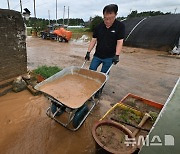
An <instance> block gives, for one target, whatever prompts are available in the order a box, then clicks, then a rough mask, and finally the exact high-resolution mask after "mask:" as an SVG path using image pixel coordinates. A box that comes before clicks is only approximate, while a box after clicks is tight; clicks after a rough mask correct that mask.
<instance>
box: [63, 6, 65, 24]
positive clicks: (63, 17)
mask: <svg viewBox="0 0 180 154" xmlns="http://www.w3.org/2000/svg"><path fill="white" fill-rule="evenodd" d="M64 16H65V6H64V11H63V26H64Z"/></svg>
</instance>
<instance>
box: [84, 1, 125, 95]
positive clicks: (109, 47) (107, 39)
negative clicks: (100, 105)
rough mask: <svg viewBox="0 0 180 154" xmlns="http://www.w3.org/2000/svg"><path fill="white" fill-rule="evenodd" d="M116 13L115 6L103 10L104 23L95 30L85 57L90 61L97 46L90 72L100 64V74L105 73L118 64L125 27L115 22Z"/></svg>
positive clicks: (111, 5) (116, 7) (108, 6)
mask: <svg viewBox="0 0 180 154" xmlns="http://www.w3.org/2000/svg"><path fill="white" fill-rule="evenodd" d="M117 11H118V6H117V5H116V4H110V5H107V6H105V7H104V9H103V16H104V22H102V23H100V24H99V25H98V26H97V27H96V28H95V30H94V32H93V38H92V40H91V42H90V44H89V47H88V51H87V53H86V56H85V60H90V52H91V51H92V49H93V48H94V46H95V45H96V44H97V45H96V50H95V54H94V56H93V59H92V61H91V64H90V67H89V69H91V70H94V71H96V70H97V68H98V66H99V65H100V64H101V63H102V68H101V72H103V73H106V72H107V71H108V69H109V68H110V66H111V65H112V64H114V65H116V64H117V63H118V62H119V54H120V52H121V49H122V46H123V39H124V35H125V26H124V24H123V23H122V22H120V21H118V20H116V16H117ZM101 91H102V90H101ZM101 91H99V92H101Z"/></svg>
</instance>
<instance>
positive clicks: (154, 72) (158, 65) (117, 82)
mask: <svg viewBox="0 0 180 154" xmlns="http://www.w3.org/2000/svg"><path fill="white" fill-rule="evenodd" d="M87 47H88V42H83V41H74V42H69V43H59V42H54V41H50V40H41V39H40V38H33V37H28V38H27V55H28V68H29V69H34V68H36V67H38V66H41V65H51V66H52V65H57V66H59V67H61V68H65V67H69V66H81V65H82V64H83V62H84V56H85V54H86V51H87ZM166 54H167V53H166V52H162V51H154V50H147V49H146V50H145V49H138V48H127V47H124V48H123V51H122V53H121V56H120V62H119V63H118V64H117V65H115V66H113V68H112V70H111V73H110V78H109V80H108V81H107V83H106V86H105V87H104V91H103V94H102V97H101V100H100V103H99V104H98V105H97V106H95V108H94V109H93V111H92V113H91V114H90V115H89V116H88V118H87V119H86V121H85V123H84V124H83V125H82V127H81V128H80V129H79V130H78V131H76V132H71V131H69V130H67V129H65V128H64V127H62V126H60V125H59V124H57V123H56V122H54V121H53V120H52V119H50V118H49V117H47V116H46V114H45V113H46V109H47V108H48V105H49V101H48V100H47V99H46V98H45V97H44V96H43V95H41V96H33V95H31V94H30V93H29V92H28V91H26V90H25V91H23V92H20V93H17V94H15V93H8V94H7V95H5V96H2V97H0V130H1V133H0V151H1V153H27V154H29V153H33V154H36V153H38V154H46V153H47V154H49V153H53V154H56V153H66V154H71V153H95V143H94V140H93V138H92V135H91V129H92V125H93V124H94V122H95V121H97V120H99V119H100V118H101V117H102V115H104V113H105V112H106V111H107V110H108V109H109V108H110V107H111V105H112V104H115V103H117V102H119V101H120V100H121V99H122V98H123V97H124V96H125V95H127V94H128V93H133V94H136V95H139V96H141V97H145V98H147V99H150V100H153V101H156V102H159V103H162V104H164V103H165V101H166V100H167V98H168V96H169V94H170V92H171V90H172V88H173V87H174V85H175V83H176V81H177V79H178V76H179V75H180V69H179V65H180V60H179V59H175V58H168V57H163V56H159V55H166ZM92 55H93V53H92V54H91V57H92ZM88 66H89V63H87V64H86V66H85V67H86V68H88Z"/></svg>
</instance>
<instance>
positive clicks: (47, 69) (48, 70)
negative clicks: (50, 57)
mask: <svg viewBox="0 0 180 154" xmlns="http://www.w3.org/2000/svg"><path fill="white" fill-rule="evenodd" d="M61 70H62V69H61V68H59V67H57V66H46V65H44V66H41V67H38V68H37V69H35V70H34V71H33V72H34V73H35V74H40V75H41V76H42V77H44V78H45V79H46V78H49V77H50V76H52V75H54V74H56V73H57V72H59V71H61Z"/></svg>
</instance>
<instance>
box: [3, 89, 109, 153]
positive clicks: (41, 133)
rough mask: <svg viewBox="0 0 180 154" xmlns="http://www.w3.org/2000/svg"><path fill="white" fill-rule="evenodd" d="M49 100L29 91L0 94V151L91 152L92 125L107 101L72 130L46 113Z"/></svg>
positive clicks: (107, 106)
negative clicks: (76, 129)
mask: <svg viewBox="0 0 180 154" xmlns="http://www.w3.org/2000/svg"><path fill="white" fill-rule="evenodd" d="M48 106H49V101H48V99H46V98H45V97H44V96H43V95H41V96H32V95H31V94H30V93H29V92H28V91H23V92H20V93H9V94H7V95H5V96H3V97H0V130H1V133H0V149H1V153H3V154H7V153H27V154H28V153H34V154H36V153H37V154H46V153H53V154H56V153H62V154H63V153H66V154H71V153H94V152H95V143H94V140H93V137H92V135H91V129H92V125H93V124H94V122H95V121H97V120H99V119H100V117H101V116H102V115H103V114H104V113H105V111H107V110H108V109H109V108H110V106H109V102H108V103H107V102H101V103H99V104H98V105H97V106H96V107H95V108H94V110H93V111H92V114H90V115H89V116H88V118H87V119H86V121H85V122H84V124H83V125H82V126H81V128H80V129H79V130H78V131H76V132H72V131H69V130H67V129H66V128H64V127H62V126H61V125H59V124H57V123H56V122H55V121H53V120H52V119H50V118H49V117H48V116H46V109H47V108H48Z"/></svg>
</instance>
